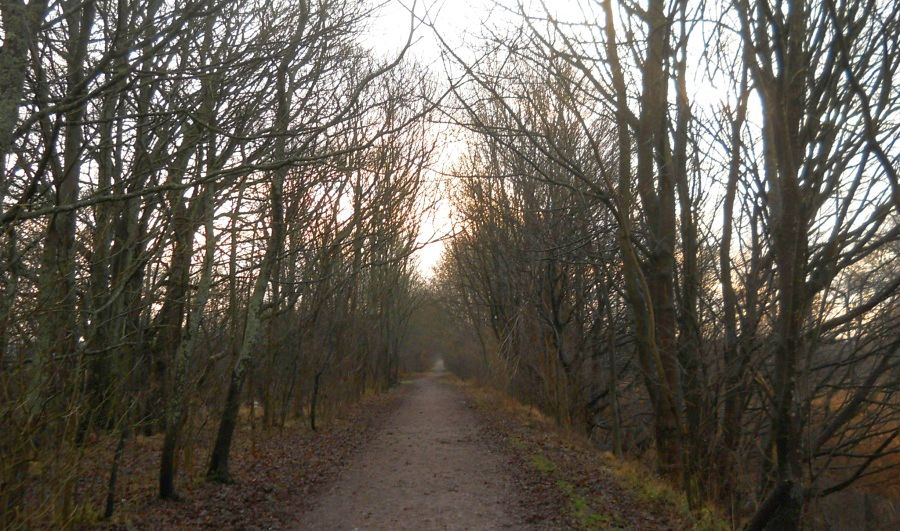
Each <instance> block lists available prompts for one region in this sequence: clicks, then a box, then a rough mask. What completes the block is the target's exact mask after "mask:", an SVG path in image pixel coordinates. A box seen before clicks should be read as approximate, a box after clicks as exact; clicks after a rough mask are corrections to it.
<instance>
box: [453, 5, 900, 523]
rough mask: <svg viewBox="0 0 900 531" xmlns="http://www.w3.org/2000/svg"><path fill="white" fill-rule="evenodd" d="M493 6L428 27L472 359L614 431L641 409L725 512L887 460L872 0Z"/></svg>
mask: <svg viewBox="0 0 900 531" xmlns="http://www.w3.org/2000/svg"><path fill="white" fill-rule="evenodd" d="M518 9H519V14H520V20H521V25H520V27H519V28H514V29H511V30H509V31H508V32H507V33H501V32H497V33H493V34H491V36H490V37H488V38H487V40H486V42H485V48H484V49H485V53H484V55H483V56H482V58H481V59H480V60H478V61H475V62H471V61H467V60H465V59H464V58H463V56H462V55H461V54H457V53H456V52H455V51H454V50H452V49H450V48H448V49H447V50H446V53H447V54H448V55H449V57H450V60H451V63H452V64H453V65H454V68H455V69H456V71H458V72H460V80H459V84H460V87H461V88H460V89H459V90H457V91H456V96H457V103H458V106H459V109H458V114H457V116H458V121H459V123H460V124H461V125H463V126H465V127H466V128H467V129H469V131H471V136H470V144H469V146H470V147H469V153H470V155H469V157H468V158H467V159H466V161H465V162H464V163H462V164H461V165H459V166H458V168H457V172H458V173H459V174H460V176H461V183H460V185H459V186H458V190H459V191H458V197H457V198H456V199H455V203H456V206H457V211H458V213H459V220H458V222H459V231H460V235H459V236H458V237H457V238H456V239H454V241H453V242H452V243H451V245H450V247H449V249H448V252H447V256H446V257H445V262H444V266H443V268H444V269H443V273H442V274H443V275H444V278H445V279H446V282H447V283H448V284H449V285H451V286H453V287H454V289H453V291H452V292H451V293H450V294H449V295H448V296H449V297H450V298H451V300H452V301H453V303H452V305H453V307H455V308H459V315H461V316H464V317H465V319H467V320H469V321H472V322H473V323H480V324H475V328H476V329H475V331H474V333H475V334H477V335H478V339H479V340H480V341H482V344H485V342H484V341H483V340H482V339H481V338H482V336H483V334H484V333H488V334H491V335H493V338H492V340H491V341H490V342H489V347H488V352H487V353H486V356H485V359H492V358H495V357H499V358H498V359H500V360H502V362H503V363H502V367H501V368H500V369H499V370H500V371H502V372H504V373H506V374H512V375H513V376H512V378H513V382H514V383H513V389H514V390H518V391H517V392H518V393H519V394H520V396H523V397H525V398H526V399H528V400H533V401H535V402H536V403H538V404H540V405H542V407H544V408H545V410H546V411H548V412H549V413H553V414H555V415H556V416H557V418H558V419H560V420H562V421H566V422H572V421H573V420H574V419H575V418H576V417H575V416H573V415H559V414H558V412H559V411H560V410H561V408H562V409H563V410H566V409H568V410H570V411H577V410H579V409H581V408H588V409H590V410H591V411H593V412H594V415H588V416H587V419H588V421H589V424H588V425H589V426H591V429H592V431H593V432H595V433H600V432H606V431H607V430H608V433H609V436H608V439H607V438H605V437H604V439H605V440H608V441H609V442H610V444H611V445H612V446H614V447H615V448H619V447H620V446H624V448H625V449H626V450H627V449H631V450H634V449H636V448H640V447H643V446H644V445H645V439H644V436H643V435H642V433H643V432H642V428H643V427H646V424H643V426H642V425H641V424H642V423H638V426H636V427H630V426H623V425H622V418H623V417H622V411H623V410H627V411H641V412H645V413H649V418H650V419H651V424H650V426H652V440H653V441H654V442H655V448H656V452H655V455H656V460H657V463H658V465H659V469H660V472H661V473H663V474H665V475H667V476H669V477H670V478H671V479H673V480H675V481H677V482H679V483H680V484H681V485H682V486H683V488H684V489H685V491H686V492H687V494H688V498H689V500H690V501H691V503H692V504H693V505H694V506H695V507H699V506H700V505H701V504H702V503H703V502H704V500H709V499H713V500H718V501H719V502H721V503H723V504H725V505H726V506H728V507H731V508H733V510H734V511H735V513H736V514H737V515H738V516H740V517H746V518H747V522H748V526H749V527H750V528H754V529H756V528H759V529H762V528H767V529H793V528H795V527H796V526H797V525H798V522H799V518H800V516H801V514H802V510H803V507H804V506H806V505H807V504H808V503H809V502H810V501H812V500H814V499H817V498H818V497H821V496H826V495H828V494H831V493H833V492H836V491H839V490H841V489H844V488H846V487H847V486H849V485H851V484H853V483H854V482H856V481H858V480H860V479H861V478H865V477H866V476H868V475H870V474H878V473H879V472H881V471H882V470H884V469H885V468H886V467H891V466H894V465H895V464H896V462H897V461H896V459H895V456H896V453H897V452H898V449H900V446H898V444H897V441H896V439H897V436H898V433H900V432H898V429H900V423H898V422H900V419H898V418H897V415H898V411H900V408H898V402H897V400H898V396H897V394H896V393H897V363H898V358H897V356H896V349H897V341H896V337H897V335H898V331H900V328H898V324H900V323H898V322H897V320H896V317H897V304H898V279H900V273H898V270H897V268H896V267H895V266H894V265H893V264H891V260H890V259H888V258H887V257H888V256H889V255H891V254H892V253H895V252H896V246H897V241H898V236H900V234H898V225H897V221H898V218H897V215H898V212H897V202H896V201H897V192H896V190H897V184H896V183H897V180H896V171H897V170H896V168H897V160H898V157H900V153H898V151H897V146H896V143H895V139H896V133H897V129H896V128H897V120H896V117H897V115H898V112H900V107H898V105H900V100H898V97H900V93H898V92H897V87H896V86H894V85H895V84H892V82H891V79H893V78H894V77H895V76H896V72H897V61H896V57H895V56H894V51H896V47H897V42H898V40H897V35H898V30H900V28H898V26H897V24H898V20H897V15H896V13H894V12H893V10H892V9H891V8H890V6H889V5H888V3H887V2H878V1H872V2H865V3H862V4H860V3H855V2H825V3H821V4H820V3H814V2H793V3H790V4H789V5H788V4H782V3H778V2H767V1H760V2H745V1H736V2H733V3H728V4H725V5H721V6H720V5H716V6H712V5H709V4H705V3H695V2H689V1H681V0H680V1H672V2H669V1H664V0H658V1H656V0H654V1H650V2H649V3H647V4H646V5H642V6H637V5H632V4H630V3H623V4H617V3H614V2H611V1H605V2H598V3H592V2H584V3H579V5H578V8H577V9H575V10H568V9H564V8H563V7H561V6H559V7H557V6H549V5H548V6H546V7H543V8H541V7H534V8H529V7H525V6H524V5H522V6H520V7H519V8H518ZM572 13H578V15H572ZM582 15H583V17H584V18H581V17H582ZM712 20H716V21H719V23H717V24H713V23H707V22H704V21H712ZM707 86H715V87H717V91H715V92H714V91H712V90H710V89H707V88H706V87H707ZM701 90H702V91H704V92H702V94H703V96H701V95H700V94H699V91H701ZM851 279H853V280H851ZM851 286H852V287H851ZM560 294H562V295H561V296H560ZM532 360H535V361H532ZM538 360H552V361H550V362H548V361H544V362H541V361H538ZM584 360H591V361H590V363H588V362H586V361H584ZM602 360H607V361H606V363H605V364H604V363H602ZM573 362H574V365H573ZM573 369H574V370H573ZM485 370H486V371H488V373H490V372H491V371H496V370H498V369H497V368H495V367H492V366H491V364H490V363H488V364H487V366H486V367H485ZM535 381H536V382H549V381H554V382H556V383H554V384H553V385H554V386H555V388H557V389H569V391H570V392H568V393H550V392H545V393H544V394H543V395H542V396H539V397H536V396H534V392H533V390H534V389H538V388H541V387H536V386H535V385H534V384H533V383H530V382H535ZM604 381H606V382H609V383H607V384H605V385H604V384H603V382H604ZM515 382H522V383H521V384H516V383H515ZM526 382H529V383H526ZM636 382H640V383H642V386H643V390H642V391H641V392H638V391H639V390H638V389H637V388H635V387H634V384H635V383H636ZM585 389H590V391H589V392H582V393H581V394H578V393H577V392H573V391H574V390H585ZM837 426H840V428H838V427H837ZM598 429H599V430H600V431H599V432H598V431H597V430H598ZM756 441H760V442H759V443H757V442H756ZM738 500H748V501H749V503H747V504H746V505H742V504H740V503H739V501H738Z"/></svg>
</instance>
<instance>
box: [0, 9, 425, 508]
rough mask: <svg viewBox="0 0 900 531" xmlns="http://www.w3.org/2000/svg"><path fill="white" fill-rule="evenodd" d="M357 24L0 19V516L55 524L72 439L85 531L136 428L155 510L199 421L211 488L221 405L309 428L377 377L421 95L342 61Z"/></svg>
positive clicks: (160, 13) (388, 336)
mask: <svg viewBox="0 0 900 531" xmlns="http://www.w3.org/2000/svg"><path fill="white" fill-rule="evenodd" d="M371 9H372V8H371V7H368V6H367V5H364V4H359V3H355V2H319V1H302V2H240V3H234V2H220V1H217V0H197V1H193V2H187V3H178V4H177V5H176V4H167V3H163V2H150V3H149V4H148V3H146V2H128V1H125V2H121V1H120V2H107V1H101V0H89V1H78V2H63V3H59V4H46V3H41V2H31V3H29V4H28V5H25V4H23V3H21V2H17V1H10V2H4V3H3V4H2V6H0V18H2V20H0V22H2V28H3V31H2V33H3V51H2V53H0V56H2V59H0V78H2V79H0V85H2V86H0V129H2V130H0V150H2V156H3V174H2V178H0V179H2V180H0V225H2V235H0V247H2V249H3V251H2V267H0V275H2V279H0V287H2V294H0V300H2V303H0V321H2V323H3V325H4V326H3V327H2V332H0V427H2V428H0V433H2V435H0V451H2V454H3V456H4V458H3V460H2V461H3V462H2V465H0V484H2V485H3V487H2V489H0V507H2V509H0V514H2V517H0V522H3V523H6V524H10V525H12V523H13V522H19V523H28V522H31V523H37V522H50V521H55V522H58V523H59V522H64V521H68V520H69V519H70V518H72V517H73V514H74V513H73V512H74V511H76V510H77V506H78V504H79V503H83V500H81V499H80V496H82V493H79V492H78V487H77V486H76V480H77V478H76V477H75V475H74V474H73V473H72V470H73V469H74V468H73V467H76V466H77V464H78V460H79V456H80V455H81V453H80V450H79V448H82V447H83V445H84V444H86V441H88V440H91V439H92V438H94V437H97V436H100V437H106V435H107V434H108V435H109V436H111V437H114V438H116V439H118V440H119V441H120V443H119V450H118V451H117V452H116V455H115V456H114V462H113V463H109V465H110V466H111V467H112V468H111V471H112V474H111V476H110V482H109V491H110V496H109V502H108V504H107V507H106V512H107V514H109V513H111V512H112V510H113V508H114V506H113V505H114V504H113V500H115V495H114V494H115V489H116V474H117V468H118V460H119V459H120V458H121V449H122V447H123V446H124V445H127V441H128V439H129V438H130V437H131V435H132V434H134V433H135V432H142V433H144V434H147V435H150V434H154V433H159V432H162V434H163V439H164V444H163V448H162V455H161V461H160V463H161V465H160V471H159V494H160V496H161V497H163V498H175V497H177V492H178V491H177V485H178V478H179V474H178V469H179V463H181V462H182V458H181V457H179V456H180V455H181V453H182V452H181V450H182V449H183V448H185V447H186V446H189V445H191V444H194V443H193V441H192V439H193V438H194V437H195V432H196V430H197V429H198V428H197V427H198V426H201V425H202V424H204V423H209V422H208V420H207V419H208V418H214V419H216V421H215V422H212V423H209V424H216V423H217V425H218V431H217V433H218V435H217V437H216V439H215V441H214V443H213V446H212V455H211V461H210V465H209V477H210V478H212V479H216V480H230V478H231V475H230V470H229V466H228V464H229V459H228V458H229V454H230V446H231V441H232V440H233V437H234V433H235V428H236V425H237V424H238V422H239V418H240V417H241V414H240V408H241V406H242V405H243V404H247V403H249V404H250V405H251V407H252V408H260V407H261V408H262V410H263V412H264V413H263V417H262V418H263V421H264V423H265V424H266V425H267V426H284V425H285V424H286V423H288V422H290V421H291V420H292V419H294V418H297V417H307V418H308V419H309V421H310V423H311V424H313V425H314V424H315V420H314V419H315V418H316V414H317V410H319V414H321V410H322V409H323V408H325V407H326V406H328V407H333V406H334V405H337V404H339V403H341V402H342V401H345V400H349V399H353V398H355V397H358V396H359V395H361V394H362V393H363V392H365V391H366V390H367V389H371V388H373V387H378V388H380V387H384V386H387V385H389V384H390V383H393V382H395V381H396V380H397V377H398V376H397V374H398V372H397V371H398V364H399V361H398V356H399V349H400V348H401V347H400V342H401V340H402V339H403V337H404V334H405V326H406V322H407V319H408V318H409V315H410V311H411V310H410V308H411V305H412V304H413V302H414V298H415V295H414V293H415V291H416V287H415V286H416V284H417V282H418V280H417V276H416V272H415V269H414V268H413V265H412V258H411V255H412V253H413V251H414V250H415V248H416V237H417V232H418V229H417V226H418V220H419V216H420V213H421V211H422V209H423V208H424V207H425V204H426V203H425V201H423V200H422V197H423V193H424V192H425V189H426V184H425V181H424V179H423V175H424V172H425V171H426V168H427V167H428V166H429V165H430V164H431V161H432V154H433V150H434V146H433V144H432V142H433V141H432V140H430V138H431V136H430V134H429V132H428V130H427V123H428V116H429V113H430V112H431V104H429V103H428V102H429V101H434V100H435V99H436V98H435V97H434V95H433V92H434V90H436V89H435V86H434V85H433V83H431V82H430V81H429V80H428V77H427V75H426V73H425V72H423V71H421V70H420V69H418V68H417V67H415V66H414V65H412V64H410V63H409V62H408V61H406V60H405V59H404V54H405V50H406V49H405V48H404V49H403V50H401V51H400V52H399V54H398V55H397V56H396V57H391V58H386V59H385V58H379V57H376V56H375V55H374V54H373V53H372V52H370V51H368V50H366V49H364V48H362V47H361V45H360V43H359V39H358V36H359V34H360V31H361V30H362V28H363V25H364V24H365V23H366V21H367V20H368V18H369V17H370V15H371V14H372V11H371ZM409 31H410V32H411V31H412V26H410V27H409ZM223 378H224V382H225V385H224V387H223V386H221V385H219V384H218V383H217V382H219V381H220V380H221V379H223ZM255 421H256V420H255V417H251V422H255ZM98 465H101V463H98ZM35 468H39V469H40V470H41V477H40V480H38V478H35V477H33V476H32V472H31V471H32V470H34V469H35ZM40 508H43V509H40ZM40 510H43V511H46V512H47V513H48V514H42V513H41V512H40Z"/></svg>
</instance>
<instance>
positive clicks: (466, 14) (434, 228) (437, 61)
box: [365, 0, 755, 277]
mask: <svg viewBox="0 0 900 531" xmlns="http://www.w3.org/2000/svg"><path fill="white" fill-rule="evenodd" d="M373 1H375V2H378V1H382V0H373ZM518 1H519V0H383V2H384V3H383V5H382V7H381V8H380V10H379V12H380V16H378V17H377V18H376V20H375V21H374V22H373V23H372V24H371V26H370V28H369V30H368V32H367V35H366V37H365V39H367V40H368V42H366V43H365V44H366V45H368V46H370V47H371V48H372V49H374V50H375V51H376V52H377V53H382V54H385V55H388V56H390V55H393V54H396V53H397V52H398V51H399V50H400V49H401V48H402V46H403V45H404V44H405V43H406V39H407V36H408V33H409V28H410V11H409V10H410V8H411V7H412V6H415V8H414V9H415V12H416V14H417V15H418V17H419V18H425V19H426V20H430V21H433V23H434V25H435V28H436V30H437V31H438V32H440V34H441V37H442V38H443V39H444V40H445V41H447V42H448V43H449V44H450V45H451V46H452V47H453V49H454V51H455V52H456V53H460V55H462V56H463V57H465V56H466V53H465V51H466V48H467V46H466V44H467V43H471V42H475V41H477V40H478V34H479V33H481V32H482V29H483V28H484V26H485V25H488V26H494V27H496V26H499V25H502V24H503V23H504V22H506V21H512V20H515V18H516V17H515V16H514V15H512V14H511V12H510V10H509V8H513V10H514V8H515V5H516V4H517V3H518ZM524 3H525V5H526V6H531V7H534V8H535V9H536V10H537V11H538V12H540V11H541V10H542V9H543V7H542V2H540V0H524ZM543 5H546V6H548V8H550V9H552V10H554V11H555V12H556V15H557V17H559V19H561V20H567V19H568V20H585V19H586V18H587V19H591V18H593V17H594V16H596V14H595V13H585V12H583V11H582V8H583V6H584V5H585V4H584V3H583V2H581V1H579V0H545V2H544V3H543ZM502 6H507V7H502ZM614 6H615V3H614ZM614 9H615V7H614ZM416 24H417V26H418V27H417V29H416V32H415V37H414V41H413V42H414V44H413V46H412V48H411V49H410V51H409V52H408V55H409V56H410V57H411V58H413V59H415V60H416V61H418V62H419V63H420V64H422V65H426V66H428V67H429V68H431V69H432V70H433V72H434V74H435V76H437V78H438V79H439V80H441V79H443V78H445V77H446V75H447V74H446V72H445V64H444V62H443V61H442V59H441V47H440V45H439V44H438V41H437V38H436V37H435V35H434V31H432V29H431V28H429V27H427V26H424V25H421V24H419V23H418V22H417V23H416ZM702 37H703V36H702V32H698V33H695V34H694V35H693V36H692V41H693V42H692V44H693V46H691V47H689V52H688V53H689V55H693V54H695V53H696V54H697V55H698V61H689V63H691V64H692V65H700V64H702V61H700V60H699V55H700V53H702V49H703V47H704V45H705V42H704V41H703V38H702ZM697 46H699V47H700V48H699V49H697V50H691V48H692V47H697ZM691 69H692V70H694V68H691ZM689 78H690V80H689V83H690V88H691V91H692V92H693V100H694V102H695V104H697V105H698V108H700V107H707V108H708V109H709V110H713V109H715V108H717V107H718V106H719V105H721V103H722V102H723V101H724V100H725V99H728V97H729V96H728V94H727V92H722V91H720V90H718V89H717V87H715V86H714V85H713V84H712V83H711V82H710V80H709V77H708V73H706V74H705V73H704V72H701V71H699V70H694V72H692V73H689ZM751 106H752V107H755V105H752V104H751ZM754 110H755V109H752V110H751V116H752V115H753V114H754V112H753V111H754ZM452 136H453V135H452V134H449V133H445V134H444V137H442V142H443V143H442V144H441V145H439V150H440V154H439V161H438V164H437V166H436V168H435V171H434V172H432V173H431V174H430V175H429V176H428V179H429V180H441V177H440V174H441V172H445V171H447V170H449V169H450V167H451V166H452V165H453V163H454V162H455V160H456V158H457V156H458V154H459V153H460V151H461V149H463V148H464V146H463V144H462V143H461V142H460V141H453V140H452V139H451V137H452ZM451 232H452V226H451V221H450V205H449V203H448V202H447V199H446V197H441V198H439V201H438V208H437V211H436V212H432V213H429V214H427V215H426V217H425V218H424V219H423V220H422V226H421V231H420V237H419V240H420V245H423V248H422V249H420V250H419V251H418V252H417V259H418V262H419V271H420V272H421V273H422V274H423V275H424V276H426V277H430V276H431V275H432V272H433V269H434V267H435V266H436V265H437V264H438V262H439V260H440V256H441V253H442V251H443V249H444V243H443V242H442V241H432V240H434V239H436V238H441V237H446V236H447V235H448V234H449V233H451Z"/></svg>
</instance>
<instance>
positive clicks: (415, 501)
mask: <svg viewBox="0 0 900 531" xmlns="http://www.w3.org/2000/svg"><path fill="white" fill-rule="evenodd" d="M407 384H408V387H409V389H408V391H407V393H406V395H405V396H404V398H403V399H402V402H401V404H400V405H399V406H398V407H397V408H396V410H394V412H393V413H392V414H391V416H390V417H389V418H388V419H387V421H386V422H385V423H384V425H383V426H382V428H381V430H380V432H379V433H378V434H377V435H376V436H375V437H374V438H373V439H372V440H371V442H369V443H368V444H367V445H366V446H365V447H364V448H363V449H361V451H360V452H359V453H358V454H357V455H356V456H355V457H354V458H353V459H352V460H351V462H350V463H348V465H347V466H346V467H345V468H344V469H343V470H342V471H341V472H340V473H339V474H338V477H337V479H336V480H335V481H334V482H332V483H331V484H330V485H328V486H327V487H326V488H325V489H324V490H323V491H322V492H321V494H320V495H318V496H317V497H314V499H313V500H312V501H311V502H310V503H309V506H310V507H311V509H310V510H309V511H305V512H302V513H300V514H298V516H297V519H296V521H295V522H293V525H292V527H294V528H296V529H317V530H318V529H323V530H325V529H328V530H331V529H348V530H349V529H649V530H658V529H686V528H690V527H693V526H694V525H695V524H696V522H693V521H689V520H688V519H686V518H687V517H686V516H685V515H686V513H685V511H684V508H683V507H682V506H681V505H680V504H681V500H680V499H679V497H678V496H677V494H675V493H674V490H672V489H668V488H666V487H665V486H664V485H661V484H660V483H659V482H656V481H655V480H653V479H652V478H649V477H646V476H640V475H636V472H635V471H634V470H631V469H629V470H628V471H627V473H625V472H623V471H621V470H616V469H613V468H611V466H614V465H612V463H615V462H616V461H615V460H614V459H612V458H611V457H609V456H605V455H604V454H602V453H601V452H599V451H598V450H597V449H596V448H594V447H593V446H591V445H590V444H588V443H587V441H584V440H583V439H580V438H578V437H577V436H574V435H572V434H571V433H568V432H566V431H565V430H564V429H559V428H557V427H556V426H555V425H554V423H553V422H552V421H550V420H548V419H545V418H543V417H541V416H540V415H539V414H537V413H535V412H534V411H532V410H531V409H530V408H527V407H524V406H521V405H520V404H518V403H516V402H515V401H513V400H511V399H509V398H508V397H506V396H505V395H503V394H502V393H500V392H497V391H493V390H489V389H485V388H481V387H477V386H472V385H467V384H464V383H462V382H459V381H458V380H456V379H455V378H454V377H452V376H449V375H448V374H446V373H430V374H427V375H424V376H422V377H420V378H417V379H415V380H412V381H409V382H407ZM702 527H713V526H702Z"/></svg>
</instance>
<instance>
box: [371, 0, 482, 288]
mask: <svg viewBox="0 0 900 531" xmlns="http://www.w3.org/2000/svg"><path fill="white" fill-rule="evenodd" d="M426 1H427V4H428V5H426V3H425V2H422V1H421V0H419V1H418V2H417V3H416V7H415V10H416V13H417V14H418V15H419V16H420V17H425V16H426V9H427V13H428V14H429V15H430V17H429V18H431V19H432V20H435V25H436V27H437V29H438V31H440V32H441V34H442V36H443V37H444V38H445V39H447V40H449V41H451V42H453V43H455V44H458V45H460V46H462V45H463V42H464V40H465V36H466V34H467V33H469V32H472V31H475V32H477V31H478V29H479V28H480V27H481V25H482V24H483V21H485V20H486V19H488V18H489V17H490V11H491V6H492V5H493V1H492V0H444V1H434V0H426ZM412 5H413V2H412V1H411V0H387V2H386V3H385V5H384V7H383V8H382V9H381V16H380V17H378V18H377V19H376V20H375V22H374V23H373V24H372V26H371V28H370V29H369V32H368V38H370V39H371V41H370V42H368V43H366V44H368V45H369V46H371V47H372V48H373V49H375V50H376V51H377V52H379V53H383V54H386V55H389V54H395V53H397V51H398V50H400V49H401V48H402V47H403V45H404V44H405V43H406V39H407V36H408V34H409V28H410V12H409V9H410V7H411V6H412ZM417 25H418V23H417ZM408 53H409V56H410V57H412V58H413V59H415V60H416V61H418V62H419V63H421V64H423V65H426V66H428V67H429V68H431V69H432V70H433V71H434V73H435V75H436V76H438V77H439V78H441V77H443V76H444V75H445V73H444V67H443V63H442V61H441V53H440V45H439V44H438V42H437V40H436V38H435V36H434V32H433V31H432V30H431V29H430V28H427V27H424V26H421V25H419V27H418V28H417V30H416V32H415V37H414V44H413V46H412V48H411V49H410V51H409V52H408ZM441 139H442V142H443V144H442V145H439V150H440V153H439V155H438V157H439V159H438V163H437V167H436V168H435V171H432V172H429V175H428V176H427V177H426V178H427V179H428V180H429V181H432V182H439V181H442V180H443V179H442V177H441V172H443V171H445V170H447V169H448V168H449V167H450V166H451V165H452V164H453V162H454V161H455V159H456V153H458V152H459V145H458V144H454V143H453V142H452V141H451V140H450V139H449V138H448V135H447V134H442V135H441ZM451 232H452V227H451V222H450V205H449V203H448V201H447V199H446V197H445V196H439V197H438V198H437V208H436V210H435V211H433V212H429V213H426V215H425V216H424V217H423V219H422V225H421V230H420V234H419V244H420V245H422V246H423V247H422V248H421V249H420V250H419V251H418V252H417V253H416V259H417V261H418V266H419V272H420V273H421V274H422V275H423V276H425V277H430V276H431V275H432V274H433V271H434V268H435V266H437V264H438V262H439V261H440V258H441V253H442V252H443V250H444V242H443V241H442V240H441V239H442V238H446V237H447V235H448V234H450V233H451Z"/></svg>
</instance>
